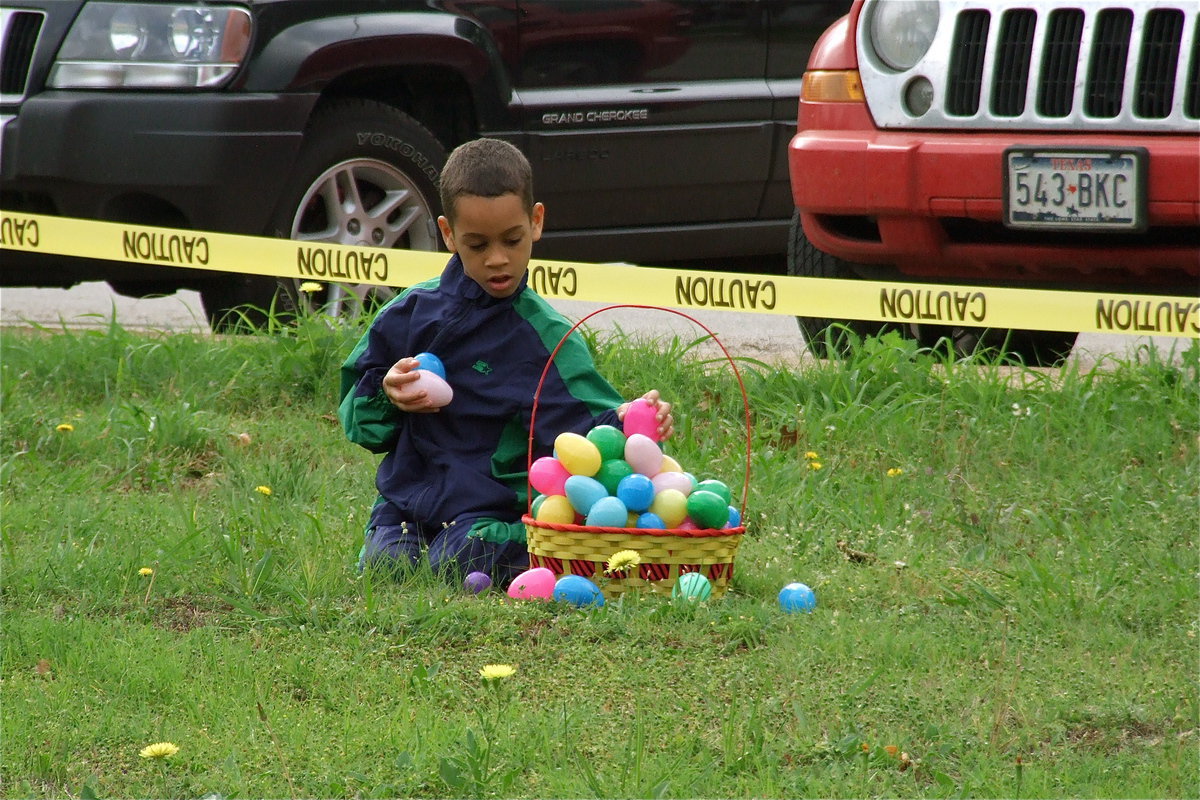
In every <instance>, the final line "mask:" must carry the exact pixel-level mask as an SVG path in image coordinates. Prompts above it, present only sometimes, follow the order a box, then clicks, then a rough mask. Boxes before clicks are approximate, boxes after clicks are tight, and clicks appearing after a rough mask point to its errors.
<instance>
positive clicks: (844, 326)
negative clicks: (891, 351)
mask: <svg viewBox="0 0 1200 800" xmlns="http://www.w3.org/2000/svg"><path fill="white" fill-rule="evenodd" d="M787 270H788V274H789V275H793V276H796V277H800V278H845V279H854V278H858V277H859V276H858V273H857V272H856V271H855V269H854V266H853V265H852V264H850V263H849V262H847V261H843V260H842V259H840V258H838V257H836V256H832V255H830V254H828V253H826V252H823V251H821V250H818V249H817V248H816V247H815V246H814V245H813V243H812V242H810V241H809V240H808V237H807V236H805V234H804V226H803V225H802V224H801V223H800V214H799V212H797V213H796V214H794V215H793V216H792V235H791V237H790V239H789V240H788V254H787ZM796 322H797V324H798V325H799V326H800V333H801V335H803V336H804V343H805V344H807V345H808V349H809V351H810V352H811V353H812V354H813V355H814V356H816V357H817V358H845V357H846V356H847V355H849V353H850V351H851V349H852V348H853V346H854V341H855V340H856V339H857V340H862V339H868V338H871V337H872V336H881V335H883V334H884V333H887V332H888V331H898V332H900V333H901V334H904V333H905V332H906V331H905V329H904V328H903V327H902V326H899V325H896V324H894V323H889V322H877V321H868V320H856V319H830V318H827V317H796Z"/></svg>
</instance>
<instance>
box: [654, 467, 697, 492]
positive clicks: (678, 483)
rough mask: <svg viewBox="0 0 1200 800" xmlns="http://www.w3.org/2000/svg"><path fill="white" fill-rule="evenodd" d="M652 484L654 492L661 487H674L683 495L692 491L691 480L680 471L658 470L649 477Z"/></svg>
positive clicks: (661, 488) (658, 490) (660, 489)
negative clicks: (658, 471)
mask: <svg viewBox="0 0 1200 800" xmlns="http://www.w3.org/2000/svg"><path fill="white" fill-rule="evenodd" d="M650 481H651V483H653V484H654V493H655V494H658V493H659V492H661V491H662V490H663V489H675V490H676V491H678V492H679V493H680V494H682V495H683V496H684V497H686V496H688V495H689V494H691V493H692V480H691V478H689V477H688V476H687V475H684V474H683V473H682V472H660V473H658V474H657V475H655V476H654V477H653V478H651V479H650Z"/></svg>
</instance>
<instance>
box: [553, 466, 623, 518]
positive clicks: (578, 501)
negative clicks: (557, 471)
mask: <svg viewBox="0 0 1200 800" xmlns="http://www.w3.org/2000/svg"><path fill="white" fill-rule="evenodd" d="M563 488H564V490H565V492H566V495H567V499H568V500H570V501H571V505H572V506H574V507H575V510H576V511H578V512H579V513H580V514H583V515H584V516H587V513H588V512H589V511H591V510H592V506H593V505H595V503H596V501H597V500H599V499H600V498H602V497H608V490H607V489H605V488H604V484H603V483H601V482H600V481H598V480H596V479H595V478H589V477H587V476H586V475H572V476H571V477H569V478H567V480H566V483H564V484H563ZM622 519H624V517H622Z"/></svg>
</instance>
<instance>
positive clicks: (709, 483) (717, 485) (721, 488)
mask: <svg viewBox="0 0 1200 800" xmlns="http://www.w3.org/2000/svg"><path fill="white" fill-rule="evenodd" d="M696 490H697V491H705V492H715V493H716V494H719V495H721V497H723V498H725V505H729V504H730V503H732V502H733V493H732V492H730V491H729V487H728V486H726V485H725V484H724V483H722V482H721V481H718V480H716V479H714V478H709V479H708V480H706V481H700V482H699V483H698V484H696Z"/></svg>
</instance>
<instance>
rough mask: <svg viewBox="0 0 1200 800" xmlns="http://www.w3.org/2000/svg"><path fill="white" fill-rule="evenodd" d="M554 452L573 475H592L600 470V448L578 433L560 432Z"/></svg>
mask: <svg viewBox="0 0 1200 800" xmlns="http://www.w3.org/2000/svg"><path fill="white" fill-rule="evenodd" d="M554 453H555V455H557V456H558V460H559V461H560V462H562V465H563V466H564V467H566V468H567V472H569V473H571V474H572V475H586V476H587V477H589V478H590V477H592V476H593V475H595V474H596V473H597V472H599V471H600V462H601V458H600V449H599V448H598V447H596V445H594V444H592V443H591V442H590V441H588V440H587V438H585V437H583V436H580V435H579V434H578V433H560V434H559V435H558V437H557V438H556V439H555V440H554Z"/></svg>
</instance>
